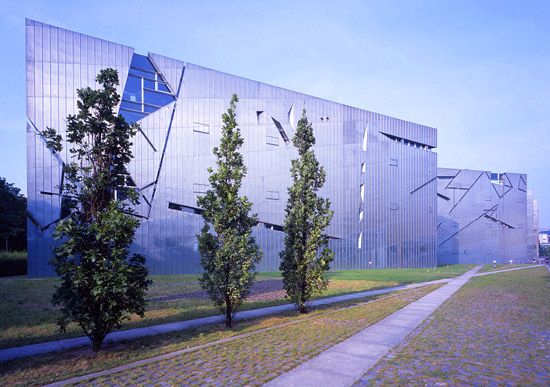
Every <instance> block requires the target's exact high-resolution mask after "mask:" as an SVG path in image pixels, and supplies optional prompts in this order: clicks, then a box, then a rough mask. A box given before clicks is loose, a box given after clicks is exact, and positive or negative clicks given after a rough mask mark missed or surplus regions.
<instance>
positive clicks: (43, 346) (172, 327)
mask: <svg viewBox="0 0 550 387" xmlns="http://www.w3.org/2000/svg"><path fill="white" fill-rule="evenodd" d="M538 266H540V265H530V266H528V267H520V268H514V269H505V270H499V271H492V272H487V273H481V274H477V275H488V274H496V273H501V272H505V271H510V270H520V269H528V268H531V267H538ZM546 266H547V267H548V269H549V270H550V267H549V266H548V265H546ZM456 278H458V277H454V278H443V279H439V280H432V281H426V282H419V283H416V284H407V285H398V286H394V287H391V288H385V289H376V290H368V291H365V292H358V293H351V294H344V295H339V296H334V297H328V298H322V299H318V300H315V301H313V305H315V306H318V305H328V304H333V303H336V302H341V301H344V300H346V301H347V300H353V299H357V298H364V297H368V296H372V295H378V294H385V293H391V292H395V291H399V290H406V289H416V288H419V287H423V286H429V285H433V284H438V283H448V282H450V281H451V280H453V279H456ZM293 309H294V305H293V304H284V305H277V306H270V307H266V308H259V309H251V310H247V311H243V312H239V314H238V315H237V316H236V317H235V319H234V321H239V320H246V319H250V318H255V317H262V316H267V315H271V314H276V313H282V312H286V311H290V310H293ZM221 321H222V318H221V317H220V316H218V315H216V316H208V317H202V318H198V319H193V320H184V321H176V322H171V323H166V324H160V325H151V326H146V327H140V328H133V329H126V330H123V331H117V332H111V333H109V334H108V335H107V338H106V339H105V341H104V342H105V343H115V342H119V341H124V340H130V339H134V338H140V337H145V336H153V335H157V334H162V333H169V332H176V331H181V330H185V329H189V328H196V327H199V326H203V325H209V324H216V323H219V322H221ZM90 345H91V344H90V340H89V339H88V338H87V337H85V336H81V337H73V338H69V339H62V340H56V341H48V342H43V343H36V344H28V345H23V346H18V347H9V348H3V349H0V362H1V361H6V360H11V359H16V358H20V357H27V356H34V355H40V354H45V353H49V352H56V351H64V350H67V349H71V348H79V347H87V346H90Z"/></svg>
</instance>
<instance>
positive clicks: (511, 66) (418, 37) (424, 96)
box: [0, 0, 550, 227]
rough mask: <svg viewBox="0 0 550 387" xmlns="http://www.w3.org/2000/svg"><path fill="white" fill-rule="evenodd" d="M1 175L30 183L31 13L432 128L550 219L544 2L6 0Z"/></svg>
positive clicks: (548, 36) (0, 21)
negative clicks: (530, 193)
mask: <svg viewBox="0 0 550 387" xmlns="http://www.w3.org/2000/svg"><path fill="white" fill-rule="evenodd" d="M0 9H1V10H2V12H0V36H1V37H2V42H1V46H0V47H1V55H0V84H1V85H2V89H1V92H0V115H1V117H2V119H1V120H0V176H3V177H6V178H7V180H8V181H10V182H13V183H15V185H16V186H18V187H20V188H21V189H22V191H23V192H26V165H25V164H26V156H25V152H26V150H25V149H26V145H25V31H24V24H25V20H24V19H25V17H27V18H30V19H34V20H38V21H41V22H44V23H48V24H53V25H56V26H59V27H62V28H66V29H70V30H73V31H78V32H82V33H85V34H88V35H92V36H95V37H99V38H103V39H106V40H110V41H114V42H117V43H122V44H125V45H128V46H132V47H134V48H136V51H137V52H138V53H142V54H146V53H147V52H149V51H151V52H155V53H158V54H162V55H166V56H169V57H173V58H178V59H181V60H184V61H189V62H192V63H196V64H200V65H202V66H206V67H210V68H213V69H216V70H220V71H224V72H228V73H231V74H235V75H239V76H243V77H246V78H250V79H254V80H258V81H261V82H265V83H269V84H273V85H277V86H281V87H285V88H289V89H292V90H297V91H300V92H304V93H307V94H311V95H314V96H317V97H321V98H326V99H329V100H333V101H338V102H342V103H345V104H348V105H352V106H356V107H359V108H363V109H367V110H371V111H375V112H379V113H383V114H387V115H390V116H394V117H398V118H402V119H405V120H408V121H413V122H418V123H421V124H424V125H429V126H433V127H436V128H437V129H438V148H437V153H438V163H439V166H441V167H451V168H469V169H481V170H490V171H493V172H507V171H508V172H520V173H527V175H528V185H529V186H530V187H531V188H534V189H535V195H536V196H537V197H538V199H539V203H540V225H541V227H550V202H549V200H547V199H549V198H550V181H549V179H548V171H549V164H548V161H547V160H548V151H549V149H548V148H549V146H550V137H549V136H550V114H549V113H550V75H549V74H550V49H549V42H550V22H548V20H550V1H544V0H541V1H529V0H521V1H496V0H495V1H481V0H476V1H468V0H460V1H458V0H456V1H445V0H431V1H414V0H409V1H407V0H401V1H392V0H384V1H382V0H380V1H319V0H318V1H282V0H274V1H260V0H256V1H238V0H236V1H199V0H197V1H174V0H171V1H163V0H158V1H155V2H153V1H139V0H134V1H131V2H122V1H116V0H111V1H103V0H97V1H80V0H73V1H60V0H58V1H25V0H19V1H6V0H0Z"/></svg>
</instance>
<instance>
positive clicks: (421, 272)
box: [258, 265, 474, 285]
mask: <svg viewBox="0 0 550 387" xmlns="http://www.w3.org/2000/svg"><path fill="white" fill-rule="evenodd" d="M470 266H472V267H474V265H450V266H449V267H447V266H440V267H437V268H433V267H430V268H426V269H372V270H337V271H331V272H328V273H327V274H326V278H328V279H329V280H337V281H372V282H392V283H395V284H398V285H407V284H412V283H418V282H425V281H432V280H438V279H443V278H452V277H456V276H459V275H461V274H464V273H465V272H467V271H468V270H470ZM258 276H259V277H269V278H281V273H280V272H267V273H259V274H258Z"/></svg>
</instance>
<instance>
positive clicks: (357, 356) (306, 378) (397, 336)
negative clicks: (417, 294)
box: [265, 265, 482, 387]
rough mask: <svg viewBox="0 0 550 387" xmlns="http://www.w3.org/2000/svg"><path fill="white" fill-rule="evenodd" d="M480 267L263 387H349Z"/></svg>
mask: <svg viewBox="0 0 550 387" xmlns="http://www.w3.org/2000/svg"><path fill="white" fill-rule="evenodd" d="M481 267H482V265H479V266H477V267H475V268H473V269H472V270H470V271H468V272H467V273H465V274H462V275H461V276H459V277H457V278H454V279H452V280H450V281H449V283H447V284H446V285H444V286H442V287H441V288H439V289H437V290H435V291H433V292H432V293H430V294H428V295H426V296H424V297H422V298H421V299H420V300H418V301H415V302H413V303H411V304H409V305H407V306H406V307H404V308H402V309H400V310H398V311H397V312H395V313H393V314H392V315H390V316H388V317H386V318H385V319H383V320H381V321H379V322H378V323H376V324H374V325H372V326H370V327H368V328H366V329H364V330H362V331H361V332H359V333H358V334H356V335H354V336H352V337H350V338H349V339H347V340H345V341H343V342H341V343H339V344H337V345H335V346H333V347H331V348H329V349H327V350H326V351H324V352H322V353H321V354H320V355H318V356H316V357H314V358H313V359H310V360H308V361H306V362H305V363H302V364H301V365H300V366H298V367H296V368H294V369H293V370H291V371H289V372H287V373H284V374H282V375H281V376H279V377H277V378H275V379H273V380H272V381H271V382H269V383H267V384H265V385H266V386H270V387H291V386H300V387H307V386H312V387H324V386H327V387H339V386H342V387H344V386H351V385H352V384H353V383H354V382H355V381H356V380H357V379H359V378H360V377H361V376H362V375H363V374H365V373H366V372H367V371H368V370H369V369H370V368H371V367H372V366H374V365H375V364H376V363H377V362H378V360H380V359H381V358H382V356H384V355H385V354H386V353H388V351H389V350H390V349H392V348H393V347H394V346H395V345H397V344H399V343H400V342H401V341H402V340H403V339H404V338H405V337H406V336H407V335H408V334H409V333H411V332H412V331H413V330H414V329H415V328H416V327H417V326H418V325H420V323H421V322H422V321H424V320H425V319H426V318H427V317H428V316H429V315H430V314H432V313H433V312H434V311H435V310H436V309H437V308H439V306H441V304H443V303H444V302H445V301H447V299H449V297H451V296H452V295H453V294H454V293H456V291H457V290H458V289H460V288H461V287H462V285H464V284H465V283H466V282H468V281H469V280H470V278H472V277H473V276H474V275H475V274H476V273H477V271H478V270H479V269H481Z"/></svg>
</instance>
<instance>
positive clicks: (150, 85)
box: [143, 79, 155, 90]
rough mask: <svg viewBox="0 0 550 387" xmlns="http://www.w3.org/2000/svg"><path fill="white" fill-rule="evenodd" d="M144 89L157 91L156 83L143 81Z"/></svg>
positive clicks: (147, 80)
mask: <svg viewBox="0 0 550 387" xmlns="http://www.w3.org/2000/svg"><path fill="white" fill-rule="evenodd" d="M143 87H144V88H146V89H152V90H155V81H151V80H149V79H143Z"/></svg>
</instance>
